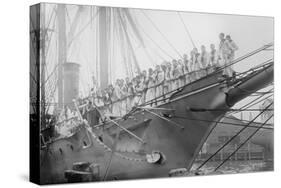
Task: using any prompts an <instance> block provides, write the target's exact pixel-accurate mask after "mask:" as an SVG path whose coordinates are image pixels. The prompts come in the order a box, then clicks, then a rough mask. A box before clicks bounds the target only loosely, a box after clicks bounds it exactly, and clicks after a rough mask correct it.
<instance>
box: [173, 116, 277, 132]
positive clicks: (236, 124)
mask: <svg viewBox="0 0 281 188" xmlns="http://www.w3.org/2000/svg"><path fill="white" fill-rule="evenodd" d="M172 118H179V119H186V120H191V121H202V122H208V123H217V124H218V125H221V126H224V125H232V126H237V127H245V125H243V124H239V123H229V122H221V121H213V120H206V119H196V118H186V117H181V116H173V117H172ZM222 118H228V117H227V116H223V117H222ZM222 118H221V119H222ZM229 119H233V120H237V119H234V118H229ZM252 123H254V122H252ZM255 123H256V122H255ZM267 125H268V124H267ZM248 127H252V128H258V126H255V125H248ZM263 129H269V130H273V128H272V127H264V128H263Z"/></svg>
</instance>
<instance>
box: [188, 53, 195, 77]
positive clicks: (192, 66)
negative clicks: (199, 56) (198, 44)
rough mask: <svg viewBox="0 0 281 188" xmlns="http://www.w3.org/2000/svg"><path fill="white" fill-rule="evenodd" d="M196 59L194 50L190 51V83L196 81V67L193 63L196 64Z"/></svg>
mask: <svg viewBox="0 0 281 188" xmlns="http://www.w3.org/2000/svg"><path fill="white" fill-rule="evenodd" d="M194 58H195V56H194V52H193V50H191V51H190V59H189V68H188V70H189V74H188V76H189V80H190V82H192V81H194V74H195V73H194V69H193V68H194V65H193V63H194Z"/></svg>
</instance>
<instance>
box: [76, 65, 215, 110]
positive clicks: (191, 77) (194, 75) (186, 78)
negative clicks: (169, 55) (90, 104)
mask: <svg viewBox="0 0 281 188" xmlns="http://www.w3.org/2000/svg"><path fill="white" fill-rule="evenodd" d="M215 68H218V66H209V67H207V68H204V69H200V70H196V71H192V72H188V73H185V74H183V75H180V76H178V77H177V78H172V79H168V80H167V79H164V80H163V81H162V82H160V83H157V84H155V85H153V86H151V87H145V88H144V89H143V90H142V91H138V92H135V93H134V94H131V95H126V96H124V97H122V98H121V99H117V100H115V101H111V102H110V104H104V105H100V106H99V105H97V104H96V106H97V107H99V108H100V109H104V108H110V107H111V106H113V105H115V104H117V103H122V102H125V101H127V100H128V99H132V98H134V97H143V96H144V95H146V93H147V91H149V90H152V89H154V90H155V91H154V93H156V89H157V88H158V87H160V86H162V90H163V94H161V95H159V96H162V95H164V94H166V93H165V92H164V87H166V86H168V85H170V86H172V83H173V82H175V81H183V82H184V85H185V84H187V82H188V83H190V82H193V81H195V80H197V79H200V78H201V77H203V76H206V75H208V74H210V73H211V72H212V71H214V70H215ZM180 87H182V86H180ZM180 87H178V88H180ZM178 88H175V89H174V91H176V90H177V89H178ZM168 92H171V91H168ZM159 96H155V97H156V98H157V97H159ZM91 98H92V99H94V97H92V96H89V97H87V98H84V99H83V100H89V99H91ZM86 106H87V104H86V103H85V104H82V105H79V108H83V107H86Z"/></svg>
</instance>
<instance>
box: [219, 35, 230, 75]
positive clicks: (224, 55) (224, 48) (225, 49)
mask: <svg viewBox="0 0 281 188" xmlns="http://www.w3.org/2000/svg"><path fill="white" fill-rule="evenodd" d="M219 38H220V44H219V59H220V62H221V63H220V64H222V65H223V66H224V71H223V76H224V77H226V76H230V71H229V69H228V65H227V64H228V62H229V60H228V57H229V54H230V48H229V44H228V41H227V40H226V39H225V37H224V33H220V35H219Z"/></svg>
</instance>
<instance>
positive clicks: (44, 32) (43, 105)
mask: <svg viewBox="0 0 281 188" xmlns="http://www.w3.org/2000/svg"><path fill="white" fill-rule="evenodd" d="M41 8H42V14H41V31H42V39H41V65H42V68H41V80H40V82H41V104H40V106H41V122H43V123H42V124H41V129H44V128H45V127H46V123H45V113H46V101H45V68H46V54H45V49H46V48H45V47H46V46H45V44H46V41H45V40H46V35H47V29H46V28H45V4H44V3H42V4H41Z"/></svg>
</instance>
